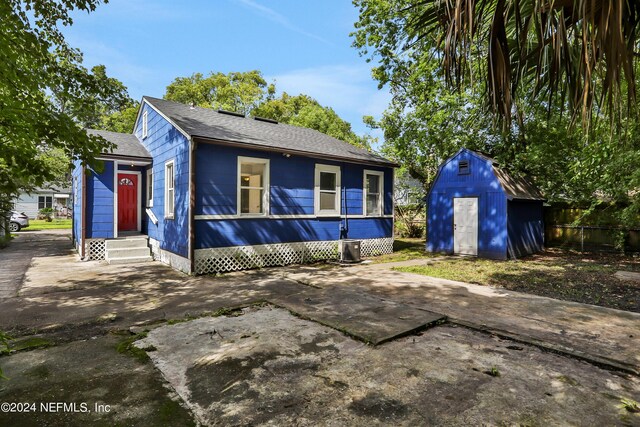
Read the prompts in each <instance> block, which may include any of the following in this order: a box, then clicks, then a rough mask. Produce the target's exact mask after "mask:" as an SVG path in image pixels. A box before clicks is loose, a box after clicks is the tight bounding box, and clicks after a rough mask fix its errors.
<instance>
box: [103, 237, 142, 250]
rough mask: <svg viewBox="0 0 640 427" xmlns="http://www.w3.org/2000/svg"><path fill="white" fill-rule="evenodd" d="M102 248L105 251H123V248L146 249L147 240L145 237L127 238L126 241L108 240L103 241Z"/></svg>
mask: <svg viewBox="0 0 640 427" xmlns="http://www.w3.org/2000/svg"><path fill="white" fill-rule="evenodd" d="M104 245H105V246H104V247H105V249H106V250H109V249H123V248H146V247H147V238H146V237H135V238H133V237H132V238H127V239H109V240H105V242H104Z"/></svg>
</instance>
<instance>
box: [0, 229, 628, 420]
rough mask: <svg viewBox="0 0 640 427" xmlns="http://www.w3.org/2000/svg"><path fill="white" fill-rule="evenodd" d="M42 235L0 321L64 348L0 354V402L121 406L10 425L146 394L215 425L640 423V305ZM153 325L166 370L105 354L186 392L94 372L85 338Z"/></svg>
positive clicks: (155, 407) (153, 346) (115, 414)
mask: <svg viewBox="0 0 640 427" xmlns="http://www.w3.org/2000/svg"><path fill="white" fill-rule="evenodd" d="M37 236H39V237H33V238H32V239H33V241H32V244H33V249H32V250H29V249H28V248H29V246H28V242H26V241H20V242H14V243H16V244H12V245H11V246H10V247H9V248H8V249H5V250H3V251H0V259H2V260H8V259H19V260H20V261H21V264H13V265H14V266H15V267H14V266H9V264H5V263H4V262H2V263H1V264H0V272H2V273H1V275H0V277H2V278H6V279H5V280H8V281H11V283H13V285H11V286H13V287H12V290H11V291H10V292H7V293H5V294H3V295H4V296H3V298H0V325H2V326H0V328H1V329H3V330H5V331H9V332H10V333H11V334H12V335H13V336H14V337H18V338H19V339H18V340H17V341H16V343H18V344H20V343H21V342H22V343H24V342H31V341H34V340H36V341H37V340H41V342H45V343H46V345H52V346H54V347H52V348H46V349H38V350H34V351H32V352H18V353H15V354H13V355H11V356H9V357H2V358H0V367H1V368H2V369H3V370H4V372H5V375H7V376H9V377H10V378H11V381H9V382H6V381H0V402H2V401H8V400H9V399H17V398H18V397H19V398H20V399H21V400H24V399H45V398H46V399H49V400H50V399H55V398H60V399H62V398H64V399H67V400H69V399H72V400H74V399H75V400H79V399H83V398H84V399H85V400H86V399H87V396H93V397H92V399H94V400H100V399H102V400H101V402H103V403H104V402H105V399H106V400H108V402H106V403H109V404H110V405H111V406H112V407H113V408H115V409H114V411H112V412H110V413H108V414H104V413H101V414H100V416H99V417H98V418H92V415H90V414H84V415H82V416H79V415H78V416H75V417H69V416H68V414H59V415H51V414H48V415H46V416H44V418H43V416H42V414H40V417H39V418H32V417H30V416H29V415H28V414H27V415H25V414H22V415H20V418H18V414H6V413H5V414H2V413H0V423H2V422H3V421H10V422H15V421H20V422H21V423H24V422H26V423H27V424H26V425H29V423H28V422H30V421H33V420H36V421H41V420H43V419H46V420H48V421H47V422H53V423H55V422H54V421H60V420H61V419H63V420H65V422H68V423H69V422H70V423H71V424H74V423H75V424H77V425H80V424H82V423H86V422H87V421H88V420H89V421H91V420H93V421H95V420H96V419H99V420H100V421H102V422H105V423H113V422H116V423H125V424H136V423H142V424H144V421H145V420H146V421H148V418H145V415H143V414H142V413H138V412H135V411H131V401H132V400H131V399H134V400H135V399H136V398H137V399H139V400H140V401H145V402H146V403H147V404H148V405H147V406H146V408H147V412H146V414H147V415H146V417H148V416H149V415H148V414H149V413H155V412H158V411H160V412H162V411H163V410H162V408H163V407H170V408H173V409H172V411H171V414H169V415H170V417H169V419H172V420H175V419H176V417H177V418H179V419H181V420H186V421H189V420H190V416H191V415H193V416H194V417H195V418H194V421H195V422H200V423H203V424H216V423H222V424H228V423H232V424H238V423H239V424H244V423H249V424H261V423H293V422H296V423H298V424H300V425H305V424H317V423H320V424H342V423H347V424H356V425H370V424H372V423H373V424H376V423H389V422H393V423H395V424H403V425H411V424H416V423H418V424H423V423H425V422H426V423H431V424H434V423H435V424H451V425H466V424H468V423H470V422H471V423H488V424H499V423H503V424H514V423H516V424H525V425H532V424H536V423H540V424H566V423H570V424H577V425H580V424H585V425H586V424H592V423H593V421H594V420H596V421H598V423H601V424H608V425H615V424H639V423H640V416H639V415H637V414H634V413H631V412H629V411H627V410H626V409H624V408H621V406H620V405H621V401H622V400H621V399H623V398H628V399H634V400H636V401H637V400H640V381H639V380H638V376H637V372H638V368H639V365H640V361H639V359H638V354H637V353H638V352H637V348H640V346H639V345H638V344H639V342H638V336H639V335H640V332H639V331H640V316H639V315H637V314H633V313H628V312H621V311H616V310H610V309H603V308H600V307H593V306H586V305H582V304H575V303H567V302H562V301H557V300H552V299H548V298H542V297H536V296H531V295H525V294H519V293H515V292H505V291H500V290H495V289H491V288H487V287H476V286H474V285H469V284H464V283H457V282H449V281H441V280H437V279H432V278H425V277H423V276H416V275H411V274H406V273H397V272H392V271H390V270H388V267H389V266H385V267H380V266H376V267H374V266H359V267H348V268H343V267H335V266H327V265H320V266H314V267H309V266H295V267H289V268H273V269H265V270H261V271H253V272H240V273H234V274H227V275H224V276H221V277H209V276H206V277H190V276H186V275H184V274H182V273H179V272H176V271H174V270H172V269H170V268H168V267H166V266H164V265H162V264H159V263H144V264H138V265H129V266H122V265H119V266H111V265H107V264H104V263H101V262H95V261H91V262H79V261H78V259H77V256H76V255H74V254H73V253H72V252H71V251H70V241H69V240H68V238H66V237H64V238H60V236H59V235H55V234H47V233H44V232H43V233H42V234H38V235H37ZM64 239H67V240H66V241H65V240H64ZM23 258H24V259H23ZM27 258H28V262H27V261H26V259H27ZM19 266H22V267H19ZM25 270H26V271H25ZM256 304H259V305H260V306H261V308H260V307H257V308H251V309H246V310H244V311H241V312H237V313H236V314H241V316H240V317H239V318H237V319H238V320H234V319H236V317H233V316H232V317H225V316H222V317H211V316H218V315H220V314H225V313H228V312H229V311H228V308H232V307H248V306H252V305H256ZM264 304H267V305H266V306H264ZM278 307H281V308H283V309H285V310H280V309H279V308H278ZM294 316H295V317H294ZM190 319H195V320H191V321H185V320H190ZM242 319H244V320H242ZM446 319H448V321H447V322H446V323H443V322H444V321H445V320H446ZM176 322H179V323H178V324H174V323H176ZM427 328H430V329H427ZM145 329H151V330H152V331H151V332H150V333H149V336H148V338H146V339H145V340H143V341H139V342H138V344H137V345H139V346H141V348H144V349H147V350H148V354H149V355H150V356H151V359H152V361H153V362H154V364H155V365H156V367H157V368H158V369H159V370H160V372H161V373H162V378H153V376H154V374H153V372H154V371H153V370H149V369H148V364H145V363H142V365H140V366H138V365H135V363H138V362H135V361H131V360H130V358H126V357H125V358H124V359H123V358H122V357H123V356H122V355H121V354H118V353H116V352H115V349H114V350H113V354H112V358H111V359H109V357H108V355H106V356H104V357H103V359H104V358H105V357H106V358H107V359H109V360H113V361H116V360H117V361H118V362H117V363H116V366H114V367H113V369H114V370H115V371H117V372H123V374H124V372H131V374H130V378H128V379H126V375H124V376H123V377H122V379H121V381H124V382H125V383H127V382H132V383H135V381H138V380H139V381H147V382H151V383H154V381H156V382H155V383H154V384H156V383H157V381H160V383H162V382H165V381H166V385H167V386H168V387H169V390H171V391H175V394H172V395H171V393H169V394H168V395H167V396H164V397H163V398H160V397H158V394H157V393H155V394H154V393H152V394H146V395H136V393H135V391H134V389H135V387H131V388H128V390H129V392H128V393H131V394H132V396H120V395H119V394H118V393H117V392H116V390H113V392H107V391H108V390H107V391H105V392H104V393H102V394H100V393H97V394H96V393H95V387H102V388H104V387H107V389H109V387H116V388H117V387H118V384H117V383H113V382H108V384H107V383H104V384H103V383H102V382H101V381H104V380H103V379H104V378H105V377H104V375H107V374H108V373H107V372H103V371H100V370H98V371H96V365H95V363H97V362H94V361H93V360H94V359H95V358H91V357H87V354H91V352H96V351H100V352H104V351H105V350H104V349H105V348H109V346H112V345H113V344H114V343H116V344H117V343H118V342H120V341H122V339H125V340H126V339H130V338H131V337H130V336H129V335H128V333H127V331H128V330H133V331H135V332H139V331H143V330H145ZM425 329H426V330H425ZM487 332H488V333H487ZM123 333H125V335H119V334H123ZM118 336H120V337H121V338H118ZM20 337H22V338H20ZM323 337H325V338H323ZM109 343H111V344H109ZM364 343H370V344H378V345H377V346H376V347H372V346H368V345H365V344H364ZM121 344H122V343H121V342H120V344H118V345H119V347H118V348H119V349H121V350H122V349H123V348H124V349H129V347H128V346H126V345H124V346H123V345H121ZM105 346H106V347H105ZM111 348H113V346H112V347H111ZM544 350H554V352H555V353H548V352H545V351H544ZM126 351H129V350H126ZM107 353H108V352H107ZM557 353H560V354H557ZM134 354H136V353H135V352H134ZM38 355H41V356H38ZM197 355H199V356H197ZM196 356H197V357H196ZM69 358H72V359H74V360H78V364H77V366H76V369H75V370H74V372H73V375H71V376H70V377H69V378H66V377H60V376H43V377H42V378H41V379H42V381H43V382H44V383H45V384H49V385H51V386H52V387H56V389H60V390H67V391H65V392H64V393H62V392H61V393H59V394H58V395H57V396H56V393H53V394H48V395H46V396H43V395H42V389H41V388H39V389H38V390H39V391H38V390H36V385H35V383H34V382H33V380H32V379H30V378H33V369H41V370H43V371H46V372H55V371H56V369H60V367H61V366H64V364H65V363H67V362H66V360H68V359H69ZM585 362H588V363H585ZM101 363H103V362H101ZM132 363H133V365H131V364H132ZM34 364H35V365H36V366H34ZM39 366H40V368H38V367H39ZM136 366H137V367H136ZM134 367H135V368H134ZM494 368H495V371H496V372H493V369H494ZM38 372H40V371H38ZM156 372H157V371H156ZM188 372H189V373H188ZM138 375H139V376H140V378H138V377H137V376H138ZM215 375H218V376H217V377H216V378H219V381H218V380H215V379H212V378H213V377H214V376H215ZM497 377H499V380H497V381H496V380H492V379H491V378H497ZM225 378H226V380H224V379H225ZM279 379H283V381H284V382H283V381H279ZM223 380H224V381H223ZM298 383H299V384H300V387H297V386H294V385H295V384H298ZM79 384H82V385H83V386H82V387H79ZM109 384H111V385H109ZM261 384H262V385H261ZM92 387H93V388H92ZM154 387H155V386H154ZM487 387H488V388H487ZM70 390H76V391H75V393H74V392H71V391H70ZM96 396H98V397H96ZM100 396H102V397H100ZM118 396H119V397H118ZM194 396H199V397H194ZM216 396H217V397H216ZM164 398H166V399H169V400H166V399H164ZM163 399H164V400H163ZM149 400H152V401H151V402H149ZM532 401H535V404H532ZM154 402H155V403H154ZM171 402H173V403H171ZM269 402H276V403H274V404H273V405H271V404H270V403H269ZM176 403H177V406H176V405H175V404H176ZM270 405H271V406H270ZM274 405H275V406H274ZM425 405H426V406H425ZM327 408H331V410H327ZM421 408H422V409H421ZM516 408H519V409H518V410H516ZM154 411H155V412H154ZM185 411H186V412H185ZM158 413H159V412H158ZM302 414H304V415H302ZM63 415H64V416H65V418H56V417H62V416H63ZM95 416H97V415H95V414H94V417H95ZM47 417H49V418H47ZM157 420H161V418H158V419H157ZM186 421H185V422H186ZM588 421H590V422H588ZM189 422H191V421H189ZM158 423H159V424H160V425H162V422H161V421H158ZM187 424H188V422H187ZM33 425H37V423H35V422H34V423H33ZM167 425H168V424H167Z"/></svg>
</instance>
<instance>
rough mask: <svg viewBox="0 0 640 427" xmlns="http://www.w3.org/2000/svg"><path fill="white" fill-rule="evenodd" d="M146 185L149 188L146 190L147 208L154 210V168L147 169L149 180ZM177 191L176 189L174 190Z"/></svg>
mask: <svg viewBox="0 0 640 427" xmlns="http://www.w3.org/2000/svg"><path fill="white" fill-rule="evenodd" d="M174 174H175V170H174ZM146 184H147V188H146V189H145V191H146V197H145V198H146V200H147V202H146V207H148V208H152V207H153V168H152V167H151V168H149V169H147V180H146ZM149 184H151V197H149ZM174 191H175V189H174Z"/></svg>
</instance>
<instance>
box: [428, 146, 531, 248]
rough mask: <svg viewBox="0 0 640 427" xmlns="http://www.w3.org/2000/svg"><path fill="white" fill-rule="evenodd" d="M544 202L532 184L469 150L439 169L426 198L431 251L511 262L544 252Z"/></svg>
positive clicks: (490, 159)
mask: <svg viewBox="0 0 640 427" xmlns="http://www.w3.org/2000/svg"><path fill="white" fill-rule="evenodd" d="M543 202H544V197H543V196H542V194H541V193H540V191H539V190H538V189H537V188H535V187H534V186H533V185H532V184H531V183H530V182H529V181H528V180H526V179H524V178H519V177H514V176H511V175H510V174H508V173H507V172H506V171H504V170H503V169H501V168H499V167H498V164H497V163H496V161H495V160H493V159H492V158H490V157H487V156H485V155H484V154H481V153H478V152H476V151H472V150H468V149H466V148H462V149H460V150H459V151H458V152H457V153H456V154H455V155H454V156H452V157H450V158H449V159H447V160H446V161H445V162H444V163H443V164H442V165H441V166H440V168H439V170H438V174H437V175H436V178H435V180H434V182H433V184H432V186H431V188H430V190H429V194H428V196H427V243H426V246H427V251H429V252H442V253H447V254H460V255H473V256H478V257H482V258H492V259H507V258H518V257H521V256H524V255H528V254H532V253H535V252H539V251H541V250H542V249H543V247H544V223H543Z"/></svg>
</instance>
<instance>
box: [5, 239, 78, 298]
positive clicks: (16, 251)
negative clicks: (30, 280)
mask: <svg viewBox="0 0 640 427" xmlns="http://www.w3.org/2000/svg"><path fill="white" fill-rule="evenodd" d="M70 251H71V230H49V231H21V232H19V233H16V234H15V237H14V239H13V240H12V241H11V243H10V247H8V248H6V249H5V250H0V300H2V299H4V298H11V297H15V296H16V295H17V294H18V291H19V290H20V286H21V285H22V279H23V277H24V274H25V272H26V271H27V269H28V268H29V265H30V264H31V261H32V260H33V258H35V257H44V256H58V255H66V254H69V253H70Z"/></svg>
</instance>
